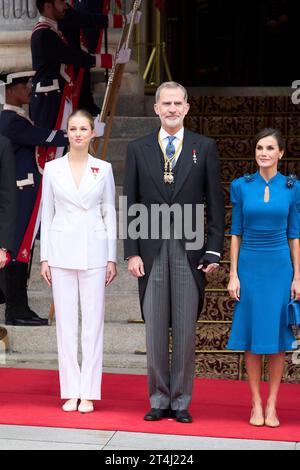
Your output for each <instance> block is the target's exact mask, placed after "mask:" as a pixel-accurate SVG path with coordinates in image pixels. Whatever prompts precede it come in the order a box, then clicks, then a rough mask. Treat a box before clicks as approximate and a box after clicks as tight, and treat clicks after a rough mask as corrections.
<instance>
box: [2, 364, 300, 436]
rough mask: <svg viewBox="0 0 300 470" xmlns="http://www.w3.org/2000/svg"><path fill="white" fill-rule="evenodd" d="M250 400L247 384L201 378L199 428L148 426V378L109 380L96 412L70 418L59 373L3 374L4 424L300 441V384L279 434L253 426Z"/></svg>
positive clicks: (287, 402) (169, 423)
mask: <svg viewBox="0 0 300 470" xmlns="http://www.w3.org/2000/svg"><path fill="white" fill-rule="evenodd" d="M263 391H264V395H266V393H267V384H264V386H263ZM249 399H250V396H249V391H248V386H247V383H244V382H227V381H218V380H199V379H197V380H196V381H195V389H194V399H193V404H192V407H191V412H192V414H193V417H194V423H193V424H191V425H182V424H179V423H177V422H175V421H173V420H163V421H161V422H159V423H146V422H145V421H144V420H143V416H144V413H145V412H147V411H148V409H149V404H148V398H147V378H146V377H143V376H134V375H131V376H126V375H104V378H103V400H102V402H98V403H97V404H96V412H95V413H93V414H91V415H81V414H79V413H71V414H66V413H63V412H62V411H61V405H62V402H61V400H60V399H59V383H58V373H57V372H53V371H38V370H37V371H31V370H16V369H0V424H8V425H23V426H42V427H58V428H75V429H94V430H113V431H129V432H143V433H155V434H175V435H189V436H203V437H204V436H205V437H219V438H221V437H222V438H238V439H258V440H274V441H292V442H300V385H283V386H282V391H281V397H280V403H279V410H278V411H279V415H280V419H281V422H282V426H281V427H280V428H279V429H268V428H253V427H251V426H249V425H248V419H249V416H250V409H249Z"/></svg>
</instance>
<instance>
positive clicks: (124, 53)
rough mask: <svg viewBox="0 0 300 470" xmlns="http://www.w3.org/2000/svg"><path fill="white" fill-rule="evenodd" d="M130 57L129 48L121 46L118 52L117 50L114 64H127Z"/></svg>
mask: <svg viewBox="0 0 300 470" xmlns="http://www.w3.org/2000/svg"><path fill="white" fill-rule="evenodd" d="M130 57H131V49H129V48H128V49H126V48H125V47H122V48H121V49H120V50H119V52H117V57H116V64H128V62H129V61H130Z"/></svg>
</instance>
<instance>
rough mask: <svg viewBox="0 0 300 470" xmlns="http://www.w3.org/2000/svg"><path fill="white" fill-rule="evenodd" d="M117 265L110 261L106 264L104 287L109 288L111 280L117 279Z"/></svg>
mask: <svg viewBox="0 0 300 470" xmlns="http://www.w3.org/2000/svg"><path fill="white" fill-rule="evenodd" d="M117 274H118V273H117V265H116V263H112V262H111V261H110V262H109V263H108V264H107V268H106V283H105V287H107V286H109V285H110V284H111V283H112V282H113V280H114V279H115V278H116V277H117Z"/></svg>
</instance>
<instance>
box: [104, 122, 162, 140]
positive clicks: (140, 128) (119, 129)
mask: <svg viewBox="0 0 300 470" xmlns="http://www.w3.org/2000/svg"><path fill="white" fill-rule="evenodd" d="M159 127H160V121H159V119H158V118H156V117H130V116H117V117H116V118H115V119H114V124H113V128H112V133H111V138H112V139H116V138H122V139H132V140H134V139H137V138H139V137H141V136H144V135H147V134H150V133H151V132H155V131H156V130H157V129H158V128H159Z"/></svg>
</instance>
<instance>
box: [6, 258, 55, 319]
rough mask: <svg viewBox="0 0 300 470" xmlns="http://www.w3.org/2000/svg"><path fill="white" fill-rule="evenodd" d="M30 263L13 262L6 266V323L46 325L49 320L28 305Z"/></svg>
mask: <svg viewBox="0 0 300 470" xmlns="http://www.w3.org/2000/svg"><path fill="white" fill-rule="evenodd" d="M27 273H28V264H25V263H11V264H9V265H8V266H7V267H6V268H5V278H6V291H5V297H6V312H5V320H6V325H14V326H46V325H48V320H47V319H43V318H40V317H39V316H38V315H37V314H36V313H34V312H33V311H32V310H31V309H30V308H29V305H28V296H27Z"/></svg>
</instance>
